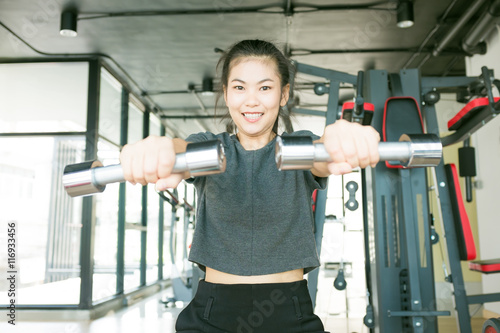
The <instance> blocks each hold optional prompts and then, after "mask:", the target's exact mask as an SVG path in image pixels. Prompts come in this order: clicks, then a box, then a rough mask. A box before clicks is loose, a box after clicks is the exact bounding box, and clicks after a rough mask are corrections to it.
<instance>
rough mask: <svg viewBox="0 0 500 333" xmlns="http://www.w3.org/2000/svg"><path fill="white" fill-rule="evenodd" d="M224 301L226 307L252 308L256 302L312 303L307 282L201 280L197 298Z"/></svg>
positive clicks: (199, 299)
mask: <svg viewBox="0 0 500 333" xmlns="http://www.w3.org/2000/svg"><path fill="white" fill-rule="evenodd" d="M210 297H212V298H215V299H218V300H224V304H225V305H226V306H235V307H240V306H252V305H253V302H254V301H264V300H269V301H271V302H273V303H275V304H286V303H293V302H294V299H295V301H297V300H298V301H299V302H300V303H306V302H311V298H310V296H309V290H308V289H307V280H301V281H297V282H286V283H258V284H218V283H211V282H207V281H205V280H200V282H199V284H198V290H197V292H196V296H195V298H196V299H197V300H198V301H201V302H203V301H204V300H208V298H210Z"/></svg>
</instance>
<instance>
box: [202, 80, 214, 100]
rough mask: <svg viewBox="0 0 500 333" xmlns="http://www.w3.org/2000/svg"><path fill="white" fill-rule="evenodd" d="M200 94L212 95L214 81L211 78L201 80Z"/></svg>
mask: <svg viewBox="0 0 500 333" xmlns="http://www.w3.org/2000/svg"><path fill="white" fill-rule="evenodd" d="M201 94H202V95H203V96H212V95H213V94H214V81H213V79H212V78H211V77H206V78H204V79H203V81H202V84H201Z"/></svg>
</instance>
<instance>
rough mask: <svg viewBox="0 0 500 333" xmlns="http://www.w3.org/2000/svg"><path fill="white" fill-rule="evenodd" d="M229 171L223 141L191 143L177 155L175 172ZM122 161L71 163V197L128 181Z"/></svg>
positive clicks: (67, 174)
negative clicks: (112, 162)
mask: <svg viewBox="0 0 500 333" xmlns="http://www.w3.org/2000/svg"><path fill="white" fill-rule="evenodd" d="M225 170H226V158H225V155H224V148H223V146H222V143H221V142H220V141H219V140H212V141H205V142H197V143H190V144H188V145H187V147H186V152H185V153H179V154H176V155H175V164H174V168H173V170H172V173H184V172H186V171H189V172H190V174H191V175H192V176H204V175H210V174H215V173H221V172H224V171H225ZM124 181H125V178H124V176H123V170H122V166H121V165H120V164H116V165H110V166H105V167H103V166H102V164H101V162H99V161H90V162H83V163H78V164H71V165H67V166H66V167H65V168H64V175H63V185H64V189H65V190H66V192H67V193H68V194H69V195H70V196H71V197H77V196H83V195H91V194H94V193H100V192H102V191H104V189H105V188H106V185H107V184H111V183H121V182H124Z"/></svg>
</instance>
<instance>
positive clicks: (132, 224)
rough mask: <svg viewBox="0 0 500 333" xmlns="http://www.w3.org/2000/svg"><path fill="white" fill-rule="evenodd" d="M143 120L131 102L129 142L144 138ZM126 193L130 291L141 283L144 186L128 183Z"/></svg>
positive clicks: (126, 280) (126, 278) (126, 281)
mask: <svg viewBox="0 0 500 333" xmlns="http://www.w3.org/2000/svg"><path fill="white" fill-rule="evenodd" d="M143 121H144V120H143V113H142V112H141V111H140V110H139V109H138V108H137V107H136V106H135V105H133V104H132V103H129V118H128V138H127V140H128V142H130V143H134V142H136V141H138V140H140V139H142V137H143V134H142V133H143V126H142V124H143ZM126 193H127V194H126V199H125V201H126V204H125V276H124V289H125V291H130V290H133V289H136V288H138V287H139V285H140V263H141V231H140V230H141V214H142V186H140V185H135V186H134V185H132V184H130V183H127V185H126Z"/></svg>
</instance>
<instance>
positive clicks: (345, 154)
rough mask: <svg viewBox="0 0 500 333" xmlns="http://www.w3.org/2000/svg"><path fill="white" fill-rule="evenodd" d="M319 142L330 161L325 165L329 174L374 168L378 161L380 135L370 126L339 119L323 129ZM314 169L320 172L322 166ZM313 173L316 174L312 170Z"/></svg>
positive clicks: (341, 173)
mask: <svg viewBox="0 0 500 333" xmlns="http://www.w3.org/2000/svg"><path fill="white" fill-rule="evenodd" d="M319 142H323V144H324V146H325V149H326V151H327V152H328V154H329V155H330V157H331V159H332V162H329V163H326V168H327V169H328V173H330V174H334V175H343V174H346V173H349V172H351V171H352V170H353V169H354V168H357V167H361V168H366V167H367V166H372V167H374V166H375V165H376V164H377V163H378V161H379V155H378V143H379V142H380V135H379V133H378V132H377V131H376V130H375V129H374V128H373V127H371V126H362V125H360V124H358V123H351V122H348V121H346V120H343V119H340V120H337V121H336V122H335V123H333V124H331V125H328V126H327V127H326V128H325V133H324V134H323V136H322V137H321V139H320V140H319ZM315 169H316V170H317V171H320V169H324V166H323V167H321V166H318V167H317V166H316V165H315ZM322 171H325V170H322ZM313 173H314V174H316V173H315V172H314V170H313ZM320 173H322V172H321V171H320Z"/></svg>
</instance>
